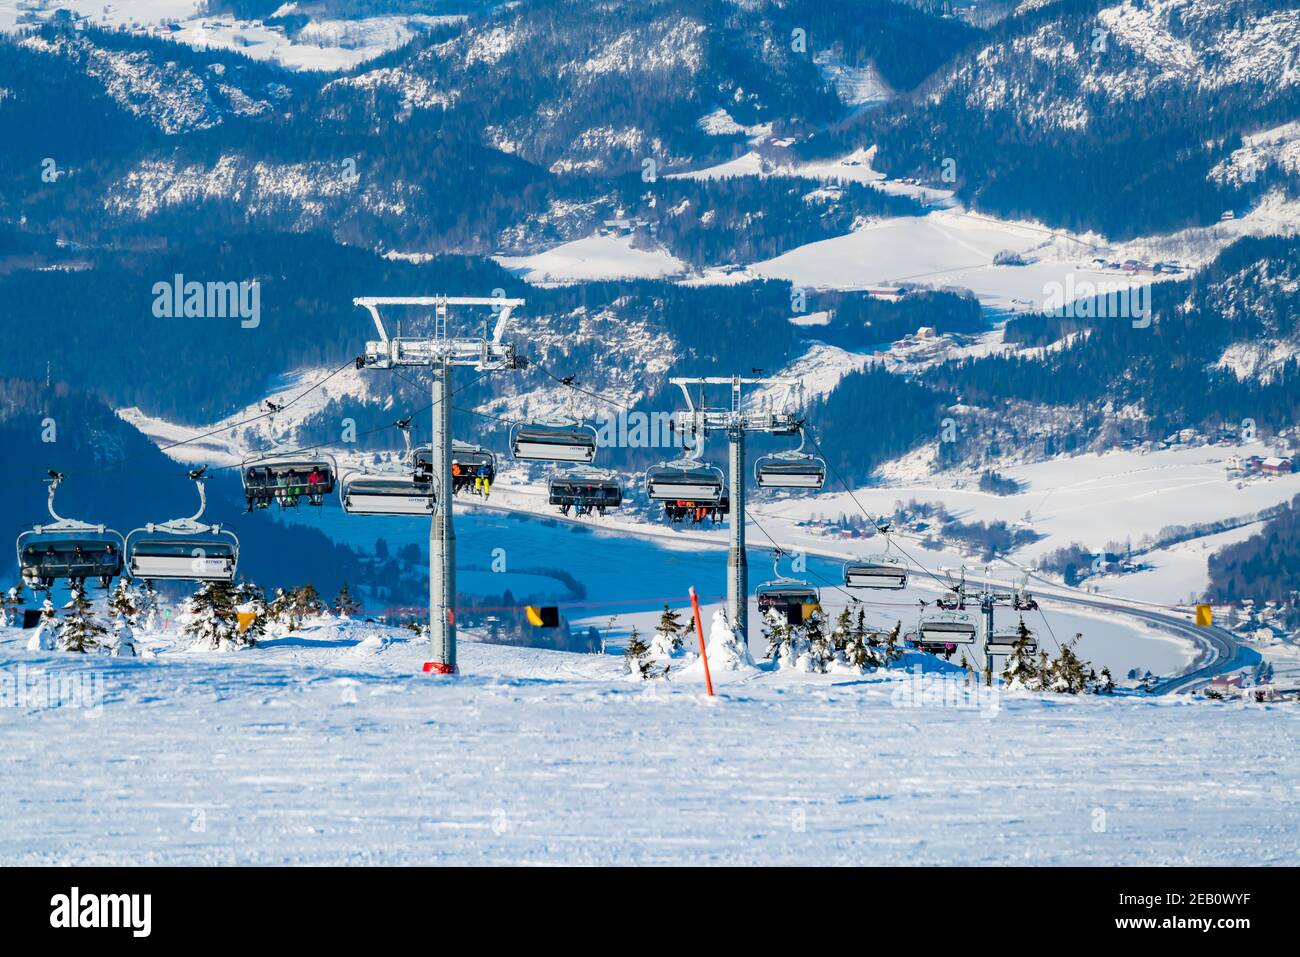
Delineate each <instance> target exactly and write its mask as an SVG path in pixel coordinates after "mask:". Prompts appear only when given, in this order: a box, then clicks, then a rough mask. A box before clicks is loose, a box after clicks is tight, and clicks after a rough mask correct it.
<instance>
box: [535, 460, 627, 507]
mask: <svg viewBox="0 0 1300 957" xmlns="http://www.w3.org/2000/svg"><path fill="white" fill-rule="evenodd" d="M547 493H548V496H547V497H548V500H549V502H550V504H551V505H557V506H559V509H560V514H561V515H568V514H569V510H570V509H573V511H574V513H575V514H576V515H579V516H582V515H587V514H589V513H591V512H595V513H596V514H597V515H604V514H605V510H606V509H610V508H617V507H618V506H619V505H621V504H622V503H623V486H622V485H621V484H619V481H618V478H617V477H616V476H615V475H614V473H613V472H609V471H606V470H604V469H592V468H584V467H582V466H579V467H578V468H575V469H571V470H569V471H567V472H562V473H560V474H558V475H556V476H554V477H552V478H551V479H550V481H549V482H548V483H547Z"/></svg>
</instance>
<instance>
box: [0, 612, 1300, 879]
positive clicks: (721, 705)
mask: <svg viewBox="0 0 1300 957" xmlns="http://www.w3.org/2000/svg"><path fill="white" fill-rule="evenodd" d="M140 644H141V647H142V648H145V649H152V650H153V652H154V653H155V654H156V657H153V658H143V659H134V660H128V659H120V658H104V657H98V656H84V657H83V656H77V655H68V654H58V655H56V654H50V653H39V652H28V651H25V650H23V638H22V634H21V633H20V632H17V631H4V632H0V661H2V662H3V668H2V669H0V673H3V674H4V675H5V676H6V681H9V682H11V683H12V681H13V680H14V679H13V677H12V676H14V675H16V674H17V673H18V669H19V668H20V667H22V668H24V669H26V674H27V676H28V677H29V678H31V677H32V676H35V675H41V674H45V675H57V676H61V677H63V678H65V679H67V678H71V677H73V676H77V675H80V676H83V677H84V676H86V675H88V674H91V673H94V674H98V675H99V676H100V679H99V680H101V681H102V688H103V702H102V707H101V708H99V709H95V708H90V709H85V708H82V709H79V708H73V707H66V706H65V707H46V706H40V705H39V703H35V702H31V701H28V702H27V703H26V704H25V705H22V706H11V707H4V708H0V734H2V740H3V741H4V747H3V748H2V749H0V779H2V780H3V781H4V783H5V786H4V787H3V788H0V863H5V864H37V863H39V864H95V863H102V864H149V863H167V864H209V863H221V864H302V863H311V864H319V863H368V864H408V863H465V864H535V865H555V864H604V863H643V864H670V863H672V864H677V863H703V864H722V863H729V864H758V863H764V864H1003V863H1029V864H1091V865H1098V866H1114V865H1122V864H1293V863H1294V862H1295V861H1296V859H1297V854H1298V853H1300V766H1297V764H1296V762H1295V760H1294V756H1295V751H1296V743H1297V741H1296V737H1297V721H1298V720H1300V709H1297V708H1296V707H1295V706H1294V705H1290V704H1289V705H1250V706H1236V705H1225V704H1213V703H1207V702H1198V701H1194V700H1190V699H1186V698H1183V697H1181V696H1179V697H1176V698H1175V697H1170V698H1157V699H1151V698H1140V697H1119V698H1114V699H1106V698H1097V697H1081V698H1065V697H1061V696H1054V695H1053V696H1030V695H1003V696H1001V697H1000V698H999V699H996V700H993V699H987V698H985V699H981V700H980V701H977V702H975V701H969V700H968V701H965V702H962V701H960V700H959V694H960V687H959V686H958V685H955V684H948V685H946V686H937V687H936V686H931V685H924V684H923V683H922V682H921V680H920V679H917V678H915V677H913V676H910V675H908V674H907V673H906V672H904V671H901V670H900V671H895V672H883V673H877V674H872V675H868V676H865V677H852V676H821V675H805V674H796V673H790V672H777V673H773V672H768V671H765V670H758V669H754V670H745V671H740V672H736V671H727V670H725V669H723V668H721V667H715V668H714V681H715V684H716V685H717V687H718V695H717V697H716V698H715V699H713V700H712V701H710V700H708V699H706V698H705V697H704V695H703V689H702V682H701V680H700V678H699V676H698V674H696V673H693V672H691V671H690V670H689V669H688V670H687V672H686V673H683V674H682V675H681V676H680V677H678V678H677V679H676V680H669V681H667V682H655V683H650V684H642V683H641V682H639V681H632V680H630V679H628V678H626V677H624V676H623V675H622V674H621V661H620V659H618V658H616V657H612V656H598V655H592V656H586V655H571V654H564V653H558V652H545V651H535V650H524V649H517V648H505V647H498V646H490V645H484V644H477V643H473V642H464V643H462V645H461V662H460V663H461V667H462V670H463V672H464V674H463V675H462V676H460V677H456V678H452V679H433V678H428V677H426V676H422V675H419V674H418V673H417V669H418V665H419V663H420V662H421V661H422V660H423V658H424V657H425V648H424V646H423V644H422V643H420V642H418V641H416V640H415V639H414V638H413V637H411V635H410V633H409V632H401V631H398V630H395V629H389V628H385V627H382V626H378V625H372V624H365V623H360V622H353V623H346V624H341V623H339V622H336V621H322V622H318V623H316V624H314V625H310V626H309V627H308V628H306V629H305V630H303V631H300V632H297V633H295V634H294V635H292V636H290V637H287V638H282V639H271V640H267V641H265V642H264V643H263V644H262V645H260V646H259V647H257V648H255V649H252V650H249V651H244V652H238V653H228V654H218V653H188V652H186V651H184V650H183V644H181V643H178V642H175V641H174V640H172V639H168V638H162V637H158V638H147V637H146V638H144V639H142V640H141V641H140ZM930 668H939V669H946V666H944V665H942V664H940V663H938V662H931V664H929V665H927V670H929V669H930ZM944 673H949V674H950V673H951V672H950V671H948V670H945V672H944ZM32 680H34V678H32ZM932 680H935V679H934V678H931V677H927V678H926V679H925V681H932ZM11 686H12V685H10V686H7V687H6V692H7V693H9V694H10V695H11V697H10V698H9V699H7V701H6V703H8V704H13V700H12V692H11V691H10V690H9V688H10V687H11ZM945 693H946V695H947V698H948V701H947V703H944V700H943V698H944V695H945ZM92 700H93V699H92Z"/></svg>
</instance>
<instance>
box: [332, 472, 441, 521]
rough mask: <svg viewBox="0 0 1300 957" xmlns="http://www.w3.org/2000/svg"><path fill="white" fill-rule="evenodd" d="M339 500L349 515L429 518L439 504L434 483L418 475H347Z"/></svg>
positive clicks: (349, 473) (371, 473) (344, 478)
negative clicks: (418, 516) (419, 516)
mask: <svg viewBox="0 0 1300 957" xmlns="http://www.w3.org/2000/svg"><path fill="white" fill-rule="evenodd" d="M339 499H340V503H341V504H342V506H343V510H344V511H345V512H347V513H348V514H349V515H429V514H431V513H432V512H433V510H434V509H435V508H436V507H437V502H438V497H437V494H436V493H435V491H434V483H433V481H432V480H431V479H427V478H422V477H421V476H420V473H418V472H416V473H414V474H411V473H406V472H394V473H387V474H384V473H379V472H364V471H362V472H348V473H346V474H345V475H344V476H343V481H342V483H341V488H340V491H339Z"/></svg>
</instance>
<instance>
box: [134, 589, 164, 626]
mask: <svg viewBox="0 0 1300 957" xmlns="http://www.w3.org/2000/svg"><path fill="white" fill-rule="evenodd" d="M136 608H137V611H136V621H137V622H139V624H140V627H142V628H143V629H144V630H145V631H146V632H147V633H149V634H152V633H154V632H156V631H157V630H158V611H159V609H158V590H157V589H156V588H154V587H153V582H151V581H148V580H146V581H144V582H143V583H142V584H141V585H140V587H139V588H138V589H137V593H136Z"/></svg>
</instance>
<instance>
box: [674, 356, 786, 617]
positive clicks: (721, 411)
mask: <svg viewBox="0 0 1300 957" xmlns="http://www.w3.org/2000/svg"><path fill="white" fill-rule="evenodd" d="M668 382H669V384H670V385H675V386H677V387H678V388H679V389H681V390H682V396H683V397H684V398H685V400H686V409H685V410H684V411H679V412H678V413H677V419H676V423H675V425H676V427H677V428H678V429H680V430H681V432H682V434H683V435H685V434H686V433H688V432H689V433H692V434H694V435H697V436H700V437H701V439H702V438H703V437H704V436H706V435H708V434H709V433H710V432H722V433H725V434H726V436H727V443H728V446H729V455H728V466H729V468H730V473H729V475H728V483H727V484H728V495H729V497H730V501H729V512H730V518H729V522H730V544H729V547H728V549H727V619H728V621H730V623H731V626H732V628H734V629H735V630H737V631H738V632H739V633H740V634H741V635H742V636H743V637H744V639H745V641H746V642H748V641H749V562H748V559H747V558H746V556H745V436H746V435H747V434H749V433H750V432H767V433H775V434H785V435H789V434H793V433H794V432H796V431H798V429H799V426H800V419H799V418H798V416H796V415H795V413H794V412H792V411H790V409H789V406H790V405H791V402H792V400H793V399H794V397H795V396H796V394H797V393H798V392H799V390H800V383H799V380H797V379H777V378H746V377H743V376H731V377H729V378H728V377H722V376H715V377H705V378H694V379H692V378H676V379H669V380H668ZM719 385H722V386H728V387H730V389H731V404H730V405H729V406H706V405H704V399H703V389H704V387H706V386H719ZM746 386H761V387H765V388H771V389H775V390H776V393H775V395H774V397H773V399H772V401H771V402H764V403H762V408H754V409H749V410H746V409H744V408H743V391H744V388H745V387H746ZM692 387H696V388H699V389H700V390H701V391H700V404H699V405H698V406H697V405H696V403H695V399H693V398H692V396H691V388H692Z"/></svg>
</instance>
